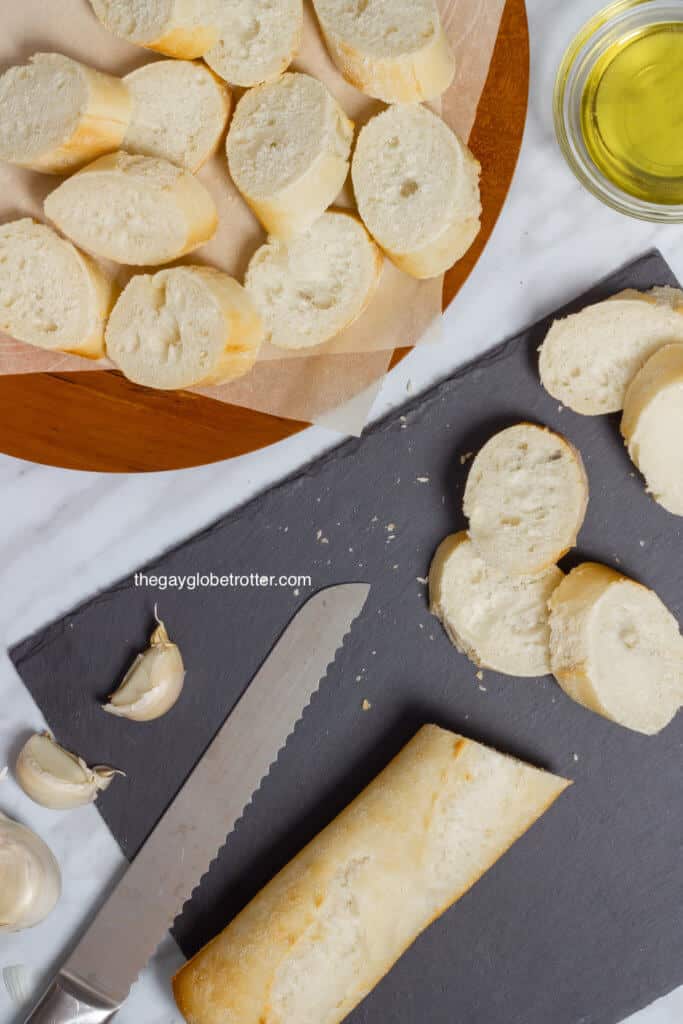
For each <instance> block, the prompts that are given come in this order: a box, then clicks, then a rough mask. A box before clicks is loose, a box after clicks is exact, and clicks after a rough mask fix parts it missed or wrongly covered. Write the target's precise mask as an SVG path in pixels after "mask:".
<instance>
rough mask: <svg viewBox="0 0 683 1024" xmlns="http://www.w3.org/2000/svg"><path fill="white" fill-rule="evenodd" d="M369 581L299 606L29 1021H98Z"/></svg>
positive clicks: (252, 781)
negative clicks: (298, 609)
mask: <svg viewBox="0 0 683 1024" xmlns="http://www.w3.org/2000/svg"><path fill="white" fill-rule="evenodd" d="M369 590H370V588H369V586H368V585H367V584H364V583H349V584H342V585H339V586H334V587H329V588H327V589H326V590H322V591H320V592H318V593H317V594H316V595H315V596H314V597H312V598H310V600H308V601H307V602H306V604H305V605H304V606H303V607H302V608H301V609H300V611H299V612H298V613H297V614H296V616H295V617H294V618H293V619H292V621H291V622H290V624H289V625H288V626H287V628H286V629H285V631H284V633H283V634H282V636H281V637H280V639H279V640H278V641H277V643H276V644H275V646H274V647H273V649H272V651H271V653H270V654H269V656H268V657H267V658H266V660H265V662H264V663H263V665H262V666H261V668H260V669H259V671H258V672H257V673H256V675H255V676H254V678H253V680H252V682H251V683H250V685H249V687H248V688H247V690H246V691H245V692H244V694H243V696H242V697H241V698H240V700H239V701H238V702H237V704H236V705H235V707H234V708H233V710H232V712H231V713H230V715H229V716H228V718H227V719H226V721H225V722H224V723H223V725H222V726H221V728H220V729H219V731H218V733H217V734H216V736H215V737H214V739H213V740H212V741H211V743H210V744H209V746H208V748H207V749H206V751H205V753H204V755H203V756H202V758H201V760H200V761H199V762H198V764H197V765H196V767H195V768H194V770H193V771H192V773H191V774H190V776H189V777H188V779H187V781H186V782H185V784H184V785H183V787H182V788H181V790H180V792H179V793H178V795H177V796H176V797H175V799H174V800H173V802H172V803H171V804H170V806H169V807H168V809H167V810H166V812H165V813H164V814H163V815H162V817H161V819H160V820H159V822H158V824H157V825H156V826H155V828H154V830H153V831H152V833H151V835H150V836H149V838H148V839H147V841H146V842H145V844H144V846H143V847H142V849H141V850H140V852H139V853H138V855H137V857H136V858H135V860H134V861H133V862H132V864H131V866H130V867H129V868H128V870H127V871H126V873H125V874H124V876H123V878H122V879H121V881H120V882H119V883H118V884H117V885H116V887H115V888H114V890H113V892H112V894H111V895H110V896H109V898H108V899H107V901H106V902H105V903H104V905H103V907H102V908H101V910H100V911H99V913H98V914H97V916H96V917H95V919H94V920H93V922H92V923H91V925H90V927H89V928H88V929H87V930H86V932H85V934H84V935H83V937H82V938H81V939H80V941H79V942H78V944H77V946H76V947H75V949H74V950H73V952H72V953H71V955H70V956H69V958H68V960H67V961H66V964H65V965H64V967H63V968H62V970H61V971H60V973H59V974H58V976H57V978H56V979H55V981H54V982H53V984H52V986H51V987H50V989H49V990H48V992H47V993H46V995H45V996H44V997H43V999H42V1000H41V1002H40V1003H39V1005H38V1006H37V1007H36V1009H35V1010H34V1012H33V1013H32V1014H31V1015H30V1016H29V1017H28V1018H27V1021H26V1024H76V1022H78V1024H101V1022H104V1021H107V1020H109V1019H110V1018H111V1017H112V1016H113V1015H114V1014H115V1013H116V1011H117V1010H118V1009H119V1008H120V1005H121V1003H122V1002H123V1001H124V1000H125V999H126V997H127V995H128V992H129V990H130V988H131V986H132V984H133V982H134V981H135V980H136V978H137V976H138V974H139V973H140V971H141V970H142V968H143V967H144V966H145V964H146V963H147V961H148V960H149V958H150V957H151V956H152V954H153V953H154V951H155V949H156V948H157V946H158V944H159V942H160V941H161V939H162V938H163V936H164V934H165V932H166V931H167V930H168V929H169V928H170V926H171V925H172V923H173V921H174V919H175V918H176V917H177V916H178V914H179V913H180V911H181V909H182V907H183V905H184V904H185V902H186V901H187V900H188V899H189V898H190V896H191V894H192V892H193V890H194V889H195V887H196V886H197V885H198V884H199V881H200V880H201V878H202V876H203V875H204V874H205V873H206V872H207V871H208V869H209V867H210V865H211V863H212V861H213V859H214V858H215V857H216V855H217V854H218V852H219V850H220V849H221V847H222V846H223V845H224V844H225V842H226V840H227V837H228V835H229V834H230V832H232V830H233V829H234V827H235V825H236V824H237V822H238V821H239V819H240V818H241V817H242V815H243V813H244V811H245V809H246V807H247V805H248V804H249V803H250V802H251V799H252V797H253V796H254V794H255V793H256V791H257V790H258V789H259V787H260V785H261V782H262V781H263V779H264V778H265V777H266V776H267V775H268V772H269V771H270V768H271V766H272V764H273V763H274V762H275V760H276V759H277V756H278V754H279V752H280V750H281V749H282V748H283V747H284V745H285V744H286V742H287V739H288V737H289V735H290V734H291V733H292V732H293V730H294V727H295V725H296V723H297V722H298V720H299V719H300V717H301V715H302V714H303V712H304V710H305V708H306V706H307V705H308V703H309V702H310V700H311V698H312V697H313V695H314V693H315V692H316V690H317V689H318V687H319V685H320V682H321V681H322V679H323V678H324V676H325V675H326V673H327V670H328V668H329V666H330V665H331V663H332V662H333V661H334V659H335V657H336V654H337V651H338V650H339V648H340V647H341V646H342V645H343V642H344V638H345V636H346V634H347V633H348V632H349V630H350V629H351V626H352V624H353V622H354V620H355V619H356V618H357V617H358V615H359V614H360V613H361V611H362V610H363V606H364V605H365V602H366V599H367V596H368V593H369Z"/></svg>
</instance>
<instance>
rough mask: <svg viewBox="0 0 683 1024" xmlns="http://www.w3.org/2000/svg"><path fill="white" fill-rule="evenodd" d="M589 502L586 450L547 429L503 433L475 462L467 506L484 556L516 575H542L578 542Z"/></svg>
mask: <svg viewBox="0 0 683 1024" xmlns="http://www.w3.org/2000/svg"><path fill="white" fill-rule="evenodd" d="M587 505H588V479H587V477H586V471H585V469H584V466H583V461H582V459H581V455H580V454H579V452H578V451H577V450H576V448H574V446H573V445H572V444H570V443H569V441H567V440H566V439H565V438H564V437H561V436H560V435H559V434H555V433H553V431H552V430H548V429H547V428H545V427H537V426H535V425H534V424H532V423H520V424H518V425H517V426H515V427H509V428H508V429H507V430H502V431H501V432H500V433H498V434H496V435H495V436H494V437H492V438H491V440H490V441H488V442H487V443H486V444H485V445H484V447H483V448H482V449H481V451H480V452H479V454H478V455H477V456H476V458H475V459H474V462H473V463H472V467H471V469H470V472H469V476H468V478H467V485H466V487H465V497H464V502H463V507H464V510H465V515H466V516H467V518H468V519H469V521H470V530H469V533H470V537H471V538H472V540H473V542H474V544H475V547H476V548H477V549H478V551H479V553H480V554H481V556H482V558H483V559H484V560H485V561H486V562H488V564H489V565H490V566H493V567H494V568H496V569H499V570H500V571H501V572H503V573H505V574H506V575H508V576H536V575H538V574H540V573H543V572H545V571H546V570H547V569H549V568H550V566H552V565H555V563H556V562H558V561H559V560H560V558H562V556H563V555H564V554H566V553H567V551H569V549H570V548H572V547H574V544H575V543H576V538H577V536H578V533H579V530H580V529H581V526H582V525H583V520H584V517H585V515H586V507H587Z"/></svg>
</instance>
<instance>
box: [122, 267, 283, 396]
mask: <svg viewBox="0 0 683 1024" xmlns="http://www.w3.org/2000/svg"><path fill="white" fill-rule="evenodd" d="M262 339H263V324H262V323H261V320H260V317H259V316H258V313H257V312H256V310H255V309H254V307H253V305H252V303H251V301H250V299H249V296H248V295H247V293H246V292H245V290H244V288H242V286H241V285H239V284H238V283H237V281H235V280H234V279H233V278H232V277H228V275H227V274H223V273H221V271H219V270H215V269H214V268H213V267H173V268H172V269H170V270H160V271H159V272H158V273H157V274H154V275H151V274H138V275H137V276H136V277H134V278H132V279H131V281H130V282H129V283H128V285H127V287H126V288H125V289H124V290H123V292H122V294H121V296H120V298H119V300H118V302H117V303H116V305H115V306H114V309H113V312H112V314H111V316H110V318H109V323H108V325H107V333H106V340H107V355H108V356H109V358H110V359H111V361H112V362H113V363H114V364H115V365H116V366H117V367H118V368H119V370H121V372H122V373H123V374H124V376H126V377H127V378H128V379H129V380H132V381H134V382H135V383H136V384H144V385H145V386H146V387H149V388H160V389H162V390H175V389H178V388H187V387H192V386H193V385H195V384H219V383H224V382H225V381H229V380H234V379H235V378H236V377H242V376H243V375H244V374H245V373H248V372H249V370H250V369H251V368H252V366H253V365H254V363H255V362H256V356H257V355H258V350H259V346H260V344H261V341H262Z"/></svg>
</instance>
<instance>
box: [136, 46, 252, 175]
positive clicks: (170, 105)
mask: <svg viewBox="0 0 683 1024" xmlns="http://www.w3.org/2000/svg"><path fill="white" fill-rule="evenodd" d="M123 81H124V83H125V85H126V86H127V88H128V90H129V92H130V96H131V100H132V111H131V118H130V124H129V125H128V129H127V131H126V134H125V137H124V139H123V144H122V149H125V150H127V151H128V152H129V153H141V154H142V155H143V156H155V157H161V158H162V159H164V160H170V161H171V163H173V164H178V166H179V167H186V168H187V169H188V170H189V171H198V170H199V168H200V167H201V166H202V165H203V164H204V163H206V161H207V160H208V159H209V157H211V156H213V154H214V153H215V152H216V150H217V149H218V146H219V143H220V141H221V138H222V135H223V132H224V130H225V126H226V124H227V123H228V117H229V116H230V110H231V108H232V94H231V92H230V89H229V88H228V86H227V85H226V84H225V82H221V81H220V80H219V79H218V78H216V76H215V75H214V74H213V73H212V72H211V71H209V69H208V68H207V67H205V65H204V64H200V63H199V62H196V63H195V62H193V61H186V60H159V61H154V62H153V63H152V64H145V65H144V67H141V68H138V69H137V71H133V72H132V73H131V74H130V75H126V77H125V78H124V80H123Z"/></svg>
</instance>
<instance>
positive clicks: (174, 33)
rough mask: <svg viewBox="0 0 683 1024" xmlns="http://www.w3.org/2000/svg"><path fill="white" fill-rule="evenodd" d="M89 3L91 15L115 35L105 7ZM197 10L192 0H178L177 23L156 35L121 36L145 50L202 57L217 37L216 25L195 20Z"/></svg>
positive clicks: (94, 1)
mask: <svg viewBox="0 0 683 1024" xmlns="http://www.w3.org/2000/svg"><path fill="white" fill-rule="evenodd" d="M149 2H152V0H149ZM90 4H91V6H92V9H93V11H94V13H95V16H96V17H97V18H98V20H99V21H101V22H102V24H103V25H104V27H105V28H106V29H107V30H108V31H110V32H112V33H113V34H114V35H118V33H116V32H114V31H113V29H112V28H110V26H109V24H108V19H107V8H106V6H105V3H104V2H103V0H90ZM198 10H199V7H198V4H197V3H196V0H180V2H176V7H175V9H174V15H175V20H176V22H177V24H174V25H171V26H169V27H168V30H167V31H165V32H162V34H161V35H160V36H158V37H157V38H156V39H150V40H147V39H146V40H144V41H142V40H140V39H132V38H131V37H123V38H126V39H127V41H128V42H130V43H133V44H134V45H135V46H141V47H143V49H145V50H153V51H154V52H155V53H163V54H165V55H166V56H167V57H177V58H180V59H181V60H195V59H196V58H197V57H203V56H204V54H205V53H206V52H207V50H209V49H210V48H211V47H212V46H213V45H214V43H215V42H216V39H217V37H218V29H217V28H216V26H215V25H213V24H209V23H208V22H204V23H200V22H198V20H197V13H198Z"/></svg>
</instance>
